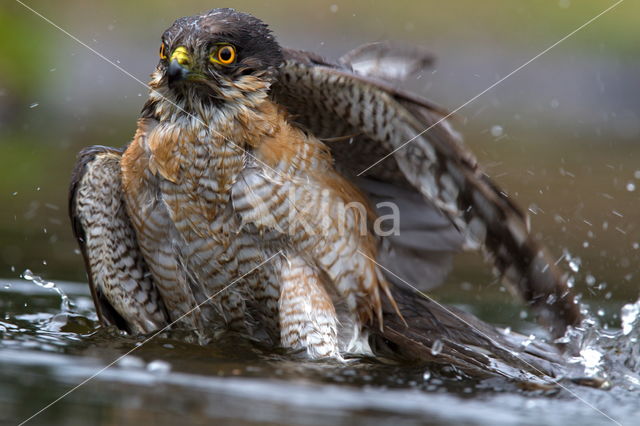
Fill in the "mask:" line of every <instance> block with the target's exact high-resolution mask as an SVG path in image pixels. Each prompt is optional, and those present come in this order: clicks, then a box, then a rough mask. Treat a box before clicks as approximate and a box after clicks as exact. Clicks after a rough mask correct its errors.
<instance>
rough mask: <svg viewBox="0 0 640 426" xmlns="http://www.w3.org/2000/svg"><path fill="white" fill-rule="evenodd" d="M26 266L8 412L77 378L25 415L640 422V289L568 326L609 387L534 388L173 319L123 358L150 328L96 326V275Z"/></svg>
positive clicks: (7, 347)
mask: <svg viewBox="0 0 640 426" xmlns="http://www.w3.org/2000/svg"><path fill="white" fill-rule="evenodd" d="M23 276H24V279H23V280H20V281H9V280H0V336H2V340H0V423H2V424H4V423H5V422H6V423H8V424H18V423H20V422H21V421H23V420H26V419H28V418H29V417H30V416H32V415H34V414H35V413H37V412H38V411H39V410H41V409H42V408H44V407H46V406H47V405H48V404H50V403H52V402H53V401H55V400H56V399H57V398H59V397H60V396H62V395H63V394H65V393H66V392H69V391H72V392H71V393H69V394H68V395H67V396H65V397H64V398H62V399H61V400H59V401H58V402H56V403H55V404H53V405H52V406H51V407H49V408H47V409H46V410H44V411H43V412H42V413H40V414H39V415H37V416H36V417H34V418H33V419H32V420H31V421H30V423H27V424H47V425H50V424H53V425H55V424H65V425H75V424H78V425H85V424H147V423H152V424H176V423H180V424H194V423H195V424H199V423H217V422H219V423H233V424H247V425H249V424H258V423H260V424H262V423H270V424H306V425H314V424H328V423H330V424H387V423H389V422H394V423H398V424H402V425H405V424H407V425H411V424H425V423H433V424H487V425H488V424H491V425H495V424H557V425H560V424H562V425H566V424H577V423H579V424H584V425H590V424H612V423H613V421H615V422H619V423H620V424H636V422H637V415H638V413H639V412H640V398H639V397H640V393H639V392H640V376H639V375H638V371H639V370H640V365H639V364H640V362H639V360H640V353H639V351H640V348H639V347H638V344H637V342H638V338H640V324H639V323H640V303H635V304H634V303H632V304H627V305H625V307H624V308H623V309H622V312H621V316H620V318H621V328H620V329H613V328H610V329H608V330H605V329H604V328H603V327H602V326H600V325H599V324H598V322H597V321H596V320H593V319H588V320H587V321H585V323H584V324H583V326H582V327H580V328H578V329H575V330H571V331H570V333H568V335H567V336H565V339H566V340H567V341H568V342H570V344H573V345H575V346H576V347H577V348H578V351H577V355H576V356H575V357H574V358H572V359H571V362H572V363H573V365H574V366H575V368H576V370H577V371H580V373H581V374H582V375H584V376H590V377H598V378H605V379H606V380H607V381H608V382H609V383H610V387H609V389H608V390H600V389H593V388H590V387H587V386H578V385H575V384H571V383H569V382H567V383H563V386H564V388H555V389H552V388H550V389H549V390H540V389H539V390H534V391H532V390H522V389H519V388H518V387H516V386H515V385H512V384H510V383H505V382H504V381H499V380H495V379H491V380H485V381H475V380H466V379H465V380H462V379H456V378H452V377H444V376H442V375H441V374H440V373H438V372H436V371H431V370H428V369H425V368H424V367H416V366H401V365H384V364H380V363H378V362H374V361H372V360H359V361H352V362H349V363H347V364H339V363H334V362H305V361H300V360H296V359H293V358H291V357H290V356H287V355H285V354H283V353H279V352H274V351H269V350H266V349H265V348H261V347H258V346H255V345H253V344H251V343H249V342H247V341H245V340H242V339H239V338H237V337H234V336H224V337H223V338H222V339H221V341H219V342H217V343H215V344H210V345H208V346H198V345H195V344H190V343H186V342H187V341H188V339H187V338H185V336H183V335H179V334H177V333H176V334H173V335H172V334H171V333H164V334H162V335H160V336H158V337H157V338H155V339H153V340H151V341H149V342H148V343H145V344H144V345H142V346H139V347H138V349H136V350H135V351H134V352H133V353H132V354H131V355H129V356H127V357H124V358H122V359H119V358H120V357H121V356H122V355H123V354H124V353H126V352H127V351H129V350H130V349H132V348H135V347H136V345H140V344H141V343H142V342H143V338H132V337H130V336H126V335H123V334H122V333H120V332H118V331H116V330H114V329H105V328H100V327H98V323H97V318H96V316H95V313H94V310H93V305H92V301H91V298H90V294H89V291H88V287H87V286H86V285H85V284H76V283H64V282H59V283H55V284H54V283H50V282H47V281H45V280H42V279H41V278H39V277H37V276H35V275H34V274H33V273H29V272H28V271H26V272H25V274H24V275H23ZM492 306H493V309H492V310H493V311H494V312H497V313H499V312H504V313H507V314H505V315H504V316H503V317H502V318H501V317H500V316H499V315H497V316H495V317H494V318H493V320H494V321H496V322H500V323H507V322H510V323H511V324H512V325H513V327H514V329H519V330H520V331H523V328H524V329H527V330H528V331H527V334H529V332H530V333H531V335H530V336H529V338H528V339H527V340H526V341H533V340H534V339H536V338H539V337H536V336H540V335H542V333H541V330H540V329H539V328H537V327H536V326H535V325H533V324H531V323H525V324H524V326H523V323H521V322H520V320H519V319H518V320H513V319H512V318H517V317H518V315H517V312H518V311H519V309H518V308H516V307H515V306H513V307H511V308H510V309H509V308H506V309H496V308H495V305H492ZM470 308H472V309H474V306H470ZM481 309H482V307H480V308H479V310H481ZM610 310H611V309H607V311H610ZM510 318H511V319H510ZM441 345H442V342H440V341H438V342H436V343H435V344H434V347H433V348H432V352H435V353H437V352H439V351H440V350H442V346H441ZM83 382H86V383H84V384H82V383H83ZM80 384H81V386H79V387H78V388H77V389H75V390H74V388H75V387H76V386H78V385H80ZM598 410H599V411H598ZM608 417H610V418H611V419H612V420H611V419H609V418H608ZM614 424H615V423H614Z"/></svg>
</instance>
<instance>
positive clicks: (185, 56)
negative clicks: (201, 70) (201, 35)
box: [171, 46, 191, 65]
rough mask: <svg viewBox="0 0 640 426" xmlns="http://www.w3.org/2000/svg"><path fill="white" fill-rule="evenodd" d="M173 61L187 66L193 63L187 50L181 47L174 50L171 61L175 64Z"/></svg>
mask: <svg viewBox="0 0 640 426" xmlns="http://www.w3.org/2000/svg"><path fill="white" fill-rule="evenodd" d="M173 60H176V61H177V62H178V63H179V64H180V65H187V64H188V63H189V62H190V61H191V58H190V57H189V52H188V51H187V48H186V47H184V46H180V47H178V48H177V49H176V50H174V51H173V53H172V54H171V61H172V62H173Z"/></svg>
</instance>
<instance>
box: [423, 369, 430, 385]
mask: <svg viewBox="0 0 640 426" xmlns="http://www.w3.org/2000/svg"><path fill="white" fill-rule="evenodd" d="M430 378H431V372H430V371H429V370H427V371H425V372H424V373H423V374H422V380H424V381H425V382H426V381H427V380H429V379H430Z"/></svg>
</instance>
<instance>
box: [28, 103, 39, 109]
mask: <svg viewBox="0 0 640 426" xmlns="http://www.w3.org/2000/svg"><path fill="white" fill-rule="evenodd" d="M38 105H40V104H39V103H38V102H34V103H32V104H31V105H29V108H31V109H33V108H35V107H37V106H38Z"/></svg>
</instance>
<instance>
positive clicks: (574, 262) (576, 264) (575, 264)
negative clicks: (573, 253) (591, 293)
mask: <svg viewBox="0 0 640 426" xmlns="http://www.w3.org/2000/svg"><path fill="white" fill-rule="evenodd" d="M580 263H581V260H580V258H579V257H574V258H573V259H571V260H570V261H569V268H571V270H572V271H573V272H578V271H579V270H580Z"/></svg>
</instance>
